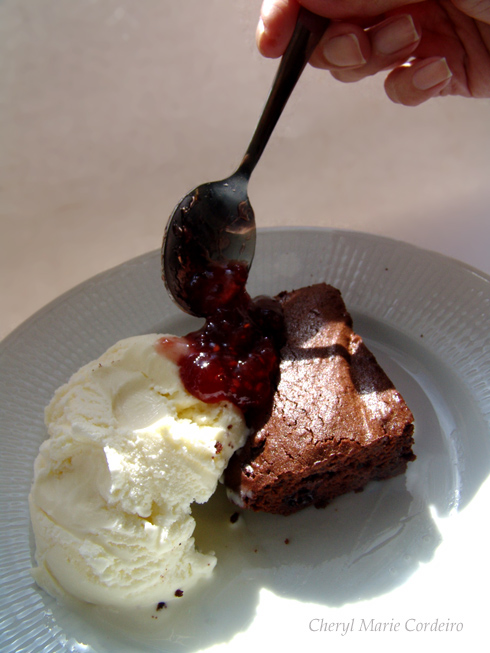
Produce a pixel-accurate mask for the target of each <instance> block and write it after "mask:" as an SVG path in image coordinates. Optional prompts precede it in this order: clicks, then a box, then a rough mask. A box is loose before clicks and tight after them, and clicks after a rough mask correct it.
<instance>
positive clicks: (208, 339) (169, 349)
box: [157, 263, 284, 423]
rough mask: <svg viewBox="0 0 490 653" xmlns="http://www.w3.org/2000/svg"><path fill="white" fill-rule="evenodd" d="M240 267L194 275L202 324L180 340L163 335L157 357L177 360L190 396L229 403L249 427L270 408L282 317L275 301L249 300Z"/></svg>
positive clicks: (231, 265) (243, 268) (244, 273)
mask: <svg viewBox="0 0 490 653" xmlns="http://www.w3.org/2000/svg"><path fill="white" fill-rule="evenodd" d="M246 281H247V270H246V268H245V266H244V265H242V264H241V263H232V264H230V265H228V266H226V267H225V266H221V265H218V264H214V265H213V267H212V268H211V269H209V270H208V271H207V272H206V275H200V276H199V277H196V280H195V283H194V285H193V291H192V292H193V294H194V296H195V297H199V301H200V304H201V307H202V314H203V315H205V316H206V322H205V324H204V326H203V327H202V328H201V329H199V330H198V331H194V332H192V333H189V334H188V335H187V336H185V337H184V338H177V337H163V338H161V339H160V340H159V341H158V343H157V350H158V351H159V353H161V354H164V355H166V356H167V357H169V358H172V359H173V360H175V362H176V363H177V364H178V365H179V366H180V376H181V379H182V382H183V384H184V386H185V388H186V389H187V391H188V392H190V393H191V394H193V395H194V396H195V397H197V398H198V399H200V400H202V401H204V402H207V403H214V402H218V401H230V402H232V403H233V404H235V405H236V406H237V407H238V408H240V409H241V410H242V411H243V413H244V415H245V418H246V419H247V421H248V422H249V423H250V422H252V421H255V420H254V416H256V415H257V414H262V413H263V412H264V411H265V410H267V409H268V407H269V406H270V403H271V400H272V396H273V394H274V390H275V387H276V384H277V376H278V371H279V350H280V348H281V346H282V344H283V338H284V336H283V319H282V310H281V308H280V306H279V303H278V302H276V301H275V300H273V299H271V298H269V297H257V298H255V299H252V298H251V297H250V295H249V294H248V293H247V291H246V289H245V284H246Z"/></svg>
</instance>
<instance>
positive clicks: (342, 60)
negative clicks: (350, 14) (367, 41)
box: [323, 34, 366, 67]
mask: <svg viewBox="0 0 490 653" xmlns="http://www.w3.org/2000/svg"><path fill="white" fill-rule="evenodd" d="M323 56H324V57H325V59H326V60H327V61H328V63H330V64H332V65H334V66H341V67H348V66H362V64H365V63H366V59H364V56H363V54H362V52H361V46H360V45H359V40H358V38H357V36H356V35H355V34H342V35H341V36H335V37H334V38H333V39H330V40H329V41H327V42H326V43H325V45H324V46H323Z"/></svg>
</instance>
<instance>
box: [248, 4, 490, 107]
mask: <svg viewBox="0 0 490 653" xmlns="http://www.w3.org/2000/svg"><path fill="white" fill-rule="evenodd" d="M300 4H301V5H304V6H305V7H306V8H308V9H310V10H311V11H313V12H315V13H317V14H321V15H324V16H328V17H330V18H332V23H331V25H330V26H329V28H328V29H327V31H326V33H325V35H324V36H323V38H322V41H321V42H320V44H319V46H318V47H317V48H316V50H315V52H314V53H313V55H312V58H311V60H310V63H311V64H312V65H313V66H316V67H317V68H325V69H327V70H329V71H330V72H331V73H332V75H333V76H334V77H335V78H336V79H338V80H340V81H342V82H355V81H358V80H360V79H363V78H364V77H367V76H369V75H375V74H376V73H378V72H381V71H387V70H388V71H389V72H388V74H387V77H386V81H385V90H386V93H387V95H388V97H389V98H390V99H391V100H393V102H397V103H400V104H404V105H407V106H415V105H418V104H421V103H422V102H425V101H426V100H428V99H430V98H433V97H437V96H441V95H461V96H463V97H475V98H488V97H490V0H415V1H414V2H412V3H410V4H406V0H343V1H342V0H264V2H263V5H262V12H261V18H260V21H259V26H258V29H257V45H258V47H259V50H260V51H261V52H262V54H263V55H265V56H266V57H278V56H280V55H281V54H282V53H283V52H284V50H285V48H286V45H287V43H288V41H289V39H290V37H291V34H292V31H293V29H294V24H295V22H296V16H297V13H298V11H299V6H300Z"/></svg>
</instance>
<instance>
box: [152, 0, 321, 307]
mask: <svg viewBox="0 0 490 653" xmlns="http://www.w3.org/2000/svg"><path fill="white" fill-rule="evenodd" d="M328 23H329V19H327V18H324V17H322V16H317V15H316V14H313V13H311V12H310V11H308V10H306V9H304V8H301V9H300V11H299V14H298V20H297V23H296V27H295V30H294V33H293V36H292V38H291V41H290V43H289V45H288V48H287V49H286V52H285V53H284V56H283V57H282V60H281V63H280V65H279V68H278V71H277V74H276V77H275V80H274V82H273V85H272V88H271V91H270V94H269V98H268V100H267V103H266V105H265V107H264V110H263V112H262V115H261V117H260V120H259V122H258V125H257V127H256V130H255V132H254V134H253V137H252V140H251V141H250V144H249V146H248V149H247V151H246V153H245V156H244V157H243V160H242V162H241V164H240V166H239V167H238V169H237V170H236V172H235V173H234V174H232V175H231V176H230V177H228V178H226V179H223V180H221V181H214V182H210V183H206V184H202V185H200V186H198V187H197V188H195V189H194V190H192V191H191V192H190V193H188V194H187V195H186V196H185V197H184V198H183V199H182V200H181V201H180V202H179V203H178V204H177V206H176V207H175V209H174V211H173V213H172V214H171V216H170V219H169V221H168V223H167V227H166V231H165V236H164V240H163V245H162V273H163V279H164V281H165V284H166V286H167V289H168V291H169V293H170V295H171V296H172V297H173V299H174V300H175V301H176V303H177V304H178V305H179V306H180V308H182V309H183V310H184V311H186V312H187V313H191V314H192V315H199V316H202V315H203V314H202V311H201V302H200V296H199V293H197V292H196V291H195V287H196V283H195V281H196V278H199V277H203V276H206V274H208V271H209V269H210V268H211V267H212V266H213V265H214V266H215V265H216V264H218V265H221V266H223V267H227V266H228V265H229V264H230V263H240V264H241V265H242V266H245V267H246V268H247V269H248V268H250V266H251V264H252V260H253V257H254V252H255V217H254V212H253V209H252V205H251V204H250V200H249V198H248V182H249V180H250V176H251V174H252V172H253V170H254V168H255V166H256V165H257V163H258V161H259V159H260V157H261V155H262V153H263V151H264V149H265V146H266V145H267V142H268V141H269V138H270V136H271V134H272V132H273V130H274V127H275V126H276V123H277V121H278V120H279V117H280V116H281V113H282V111H283V109H284V107H285V105H286V103H287V101H288V99H289V97H290V95H291V93H292V91H293V89H294V87H295V85H296V82H297V81H298V79H299V77H300V75H301V73H302V72H303V70H304V68H305V66H306V64H307V62H308V59H309V58H310V56H311V54H312V52H313V50H314V48H315V46H316V45H317V44H318V42H319V40H320V38H321V36H322V35H323V33H324V31H325V29H326V27H327V25H328ZM198 285H200V284H198Z"/></svg>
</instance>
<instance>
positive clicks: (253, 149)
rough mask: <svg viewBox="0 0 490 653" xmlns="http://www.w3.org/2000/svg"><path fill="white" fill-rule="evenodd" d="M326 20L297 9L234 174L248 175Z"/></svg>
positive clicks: (324, 27) (327, 22) (325, 24)
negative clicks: (254, 125) (285, 46)
mask: <svg viewBox="0 0 490 653" xmlns="http://www.w3.org/2000/svg"><path fill="white" fill-rule="evenodd" d="M329 23H330V19H329V18H324V17H323V16H318V15H317V14H313V13H312V12H311V11H308V10H307V9H305V8H304V7H301V8H300V10H299V14H298V19H297V22H296V27H295V29H294V32H293V35H292V37H291V40H290V41H289V45H288V47H287V49H286V51H285V53H284V55H283V57H282V59H281V63H280V64H279V68H278V70H277V73H276V76H275V78H274V82H273V84H272V88H271V90H270V94H269V97H268V99H267V102H266V104H265V107H264V110H263V111H262V115H261V117H260V120H259V122H258V124H257V127H256V129H255V132H254V135H253V136H252V140H251V141H250V144H249V146H248V149H247V152H246V153H245V156H244V157H243V160H242V162H241V164H240V166H239V168H238V170H237V174H240V175H244V176H246V177H247V178H249V177H250V175H251V174H252V171H253V169H254V168H255V166H256V165H257V163H258V161H259V159H260V157H261V156H262V153H263V151H264V149H265V146H266V145H267V143H268V141H269V138H270V135H271V134H272V132H273V131H274V127H275V126H276V124H277V121H278V120H279V118H280V116H281V114H282V111H283V109H284V107H285V106H286V103H287V101H288V100H289V96H290V95H291V93H292V91H293V89H294V87H295V86H296V82H297V81H298V79H299V78H300V76H301V73H302V72H303V70H304V68H305V66H306V64H307V63H308V60H309V58H310V56H311V54H312V53H313V50H314V49H315V47H316V46H317V45H318V43H319V41H320V39H321V37H322V36H323V34H324V32H325V30H326V29H327V27H328V24H329Z"/></svg>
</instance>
